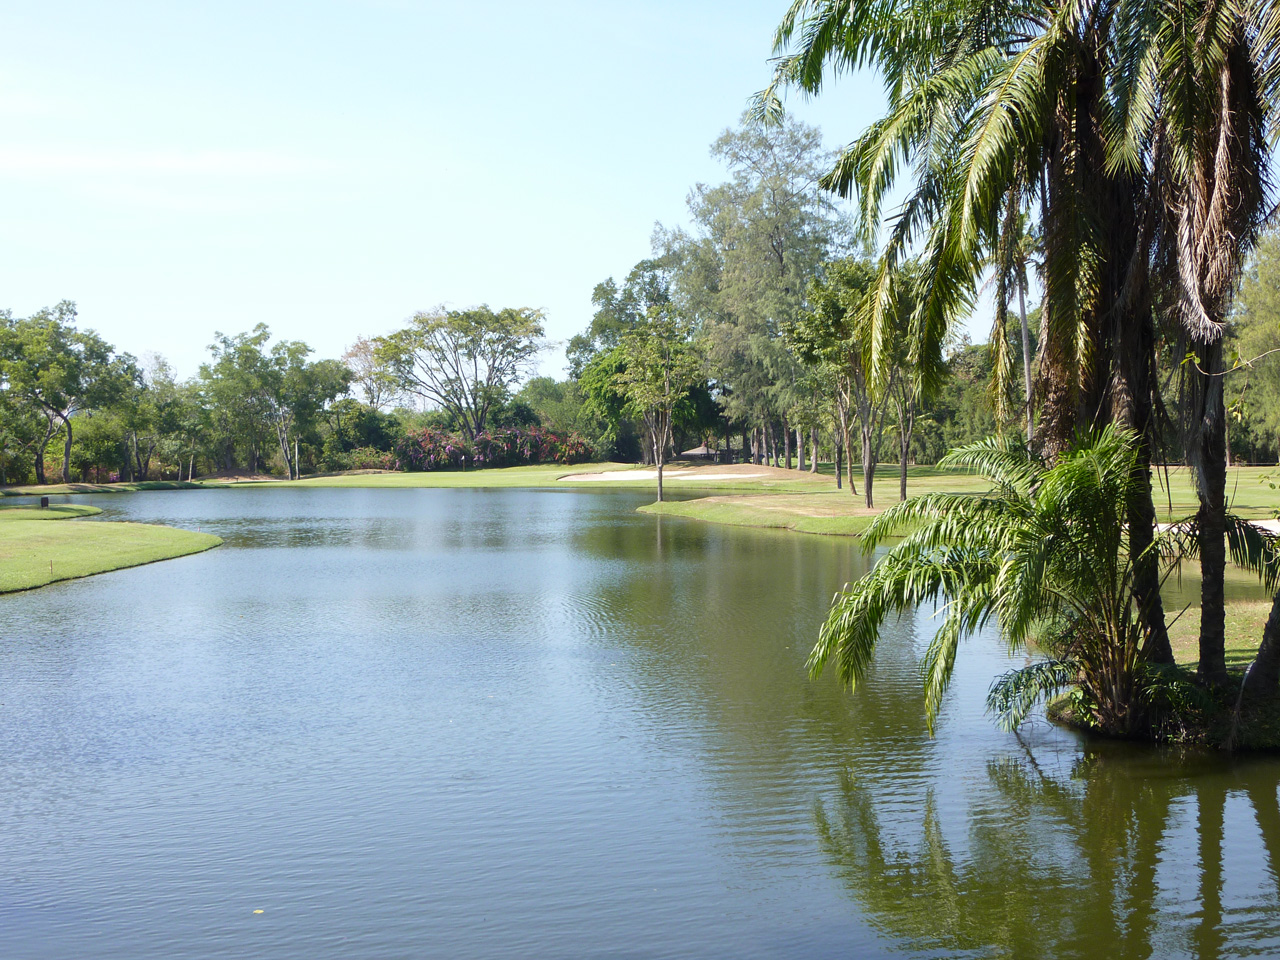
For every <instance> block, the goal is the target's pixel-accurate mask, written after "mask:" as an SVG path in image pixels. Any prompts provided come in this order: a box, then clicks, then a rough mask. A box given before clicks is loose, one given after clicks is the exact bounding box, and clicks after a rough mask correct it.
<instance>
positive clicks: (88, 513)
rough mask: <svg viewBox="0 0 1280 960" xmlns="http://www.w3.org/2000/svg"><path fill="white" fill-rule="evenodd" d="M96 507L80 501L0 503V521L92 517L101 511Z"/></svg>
mask: <svg viewBox="0 0 1280 960" xmlns="http://www.w3.org/2000/svg"><path fill="white" fill-rule="evenodd" d="M101 512H102V511H101V510H99V509H98V508H97V507H90V506H86V505H84V504H80V503H55V504H54V505H53V506H51V507H45V508H41V507H31V506H26V505H23V506H20V507H19V506H15V505H12V504H3V503H0V523H13V522H14V521H23V520H28V521H29V520H74V519H75V518H76V517H93V516H96V515H97V514H99V513H101Z"/></svg>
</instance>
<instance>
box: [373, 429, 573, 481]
mask: <svg viewBox="0 0 1280 960" xmlns="http://www.w3.org/2000/svg"><path fill="white" fill-rule="evenodd" d="M464 458H465V462H464ZM589 459H591V446H590V444H588V443H587V442H586V441H585V440H583V439H582V437H580V436H578V435H577V434H576V433H575V434H571V435H569V436H568V437H562V436H561V435H560V434H556V433H548V432H546V431H543V430H538V429H536V428H535V429H533V430H520V429H512V430H486V431H485V432H483V433H480V434H477V435H476V438H475V440H467V439H466V438H464V437H460V436H458V435H456V434H452V433H443V432H440V431H437V430H429V429H426V430H415V431H411V432H410V433H409V434H408V435H407V436H406V437H405V438H404V439H403V440H401V441H400V442H399V443H397V444H396V448H395V467H396V469H398V470H408V471H421V470H459V469H464V468H465V467H470V466H474V467H514V466H520V465H522V464H531V463H563V464H571V463H582V462H583V461H585V460H589Z"/></svg>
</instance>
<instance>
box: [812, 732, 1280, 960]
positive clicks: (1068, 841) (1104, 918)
mask: <svg viewBox="0 0 1280 960" xmlns="http://www.w3.org/2000/svg"><path fill="white" fill-rule="evenodd" d="M1022 747H1023V753H1022V754H1021V755H1013V756H1008V757H1005V758H1003V759H1001V760H996V761H991V762H990V763H989V764H988V766H987V787H989V790H986V791H983V792H982V793H983V795H982V796H976V797H975V796H966V797H957V796H955V795H952V794H951V793H949V792H948V786H947V785H946V784H944V783H940V782H937V781H926V782H924V783H923V784H921V785H920V786H919V787H918V788H915V789H916V790H918V793H916V794H914V795H910V796H904V794H903V792H902V789H901V784H897V785H896V786H894V789H893V791H892V793H893V796H892V801H889V800H887V799H885V797H884V796H883V794H884V793H885V790H884V787H885V786H886V785H887V784H888V781H887V780H886V775H885V774H883V773H881V772H876V773H872V774H870V775H860V774H859V773H858V772H856V771H854V770H852V769H846V770H845V771H844V772H843V774H842V775H841V777H840V782H839V789H838V790H837V791H836V792H835V794H834V796H832V797H830V798H829V799H827V800H826V801H819V802H818V804H817V806H816V809H815V818H816V824H817V832H818V836H819V838H820V841H821V845H822V848H823V850H824V852H825V854H826V855H827V857H828V858H829V859H830V861H831V863H832V864H833V865H834V866H835V868H836V869H837V871H838V873H839V875H840V877H841V879H842V880H843V881H844V883H845V884H846V885H847V887H848V889H849V891H850V892H851V893H852V894H853V896H854V898H855V899H856V900H857V901H858V903H859V904H860V906H861V907H862V909H863V911H864V914H865V916H866V918H867V919H868V920H869V921H871V922H872V923H873V924H875V925H876V926H877V927H878V928H879V929H880V930H881V931H882V933H884V934H886V935H887V936H889V937H891V938H893V939H897V940H898V941H899V942H900V943H901V945H902V946H903V947H905V948H907V949H908V950H911V951H919V952H939V953H942V954H944V955H947V956H961V955H972V956H983V957H988V956H1001V957H1019V958H1021V957H1040V956H1043V957H1063V956H1107V957H1151V956H1160V957H1177V956H1186V957H1197V958H1201V957H1203V958H1210V957H1234V956H1275V955H1277V953H1280V885H1278V882H1277V878H1278V877H1280V873H1278V872H1277V868H1280V859H1278V858H1280V801H1278V800H1277V783H1278V780H1280V776H1278V771H1280V768H1278V767H1277V765H1276V763H1275V761H1274V760H1272V759H1267V760H1257V761H1251V762H1244V763H1240V762H1237V763H1234V764H1230V763H1228V762H1226V761H1222V760H1220V759H1219V758H1216V757H1204V756H1201V757H1192V758H1186V757H1178V756H1176V755H1169V754H1153V752H1151V751H1144V750H1142V749H1140V748H1134V747H1130V746H1128V745H1124V744H1114V743H1104V744H1098V745H1092V746H1089V747H1086V748H1085V751H1084V753H1083V755H1081V756H1080V757H1079V759H1078V760H1077V761H1076V762H1075V763H1074V764H1072V765H1070V766H1069V767H1068V768H1067V769H1065V770H1062V771H1057V770H1054V769H1052V768H1053V766H1054V765H1053V764H1041V763H1040V762H1038V760H1037V757H1036V750H1035V749H1034V748H1033V747H1032V746H1031V745H1029V744H1028V743H1027V742H1026V741H1023V742H1022ZM908 811H909V812H908Z"/></svg>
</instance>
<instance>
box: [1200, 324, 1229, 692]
mask: <svg viewBox="0 0 1280 960" xmlns="http://www.w3.org/2000/svg"><path fill="white" fill-rule="evenodd" d="M1203 352H1204V353H1205V357H1204V358H1203V360H1202V361H1201V363H1202V369H1201V370H1199V371H1197V372H1196V374H1195V375H1196V376H1197V377H1199V378H1200V381H1201V384H1200V386H1201V396H1202V406H1201V409H1200V423H1199V433H1198V435H1197V437H1196V442H1197V443H1198V444H1199V447H1200V449H1199V451H1198V458H1197V459H1198V464H1197V467H1198V470H1197V473H1198V474H1199V483H1198V484H1197V487H1198V492H1199V495H1200V511H1199V521H1200V524H1199V526H1200V665H1199V667H1197V668H1196V674H1197V676H1199V678H1200V679H1201V680H1202V681H1204V682H1206V683H1211V684H1219V683H1225V682H1226V680H1227V662H1226V605H1225V602H1224V598H1223V578H1224V577H1225V576H1226V570H1227V522H1226V519H1227V518H1226V511H1227V457H1226V440H1227V438H1226V431H1225V429H1224V426H1225V424H1226V416H1225V415H1224V413H1225V411H1224V410H1223V408H1222V377H1221V376H1220V374H1221V371H1222V344H1221V343H1216V344H1212V345H1210V346H1208V347H1207V348H1205V349H1204V350H1203Z"/></svg>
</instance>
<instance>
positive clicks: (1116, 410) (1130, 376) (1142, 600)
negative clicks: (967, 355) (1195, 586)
mask: <svg viewBox="0 0 1280 960" xmlns="http://www.w3.org/2000/svg"><path fill="white" fill-rule="evenodd" d="M1115 323H1116V326H1115V327H1114V330H1113V334H1112V342H1113V351H1114V352H1113V356H1112V367H1113V370H1114V375H1113V377H1114V379H1113V383H1112V387H1111V419H1112V420H1113V421H1114V422H1116V423H1118V424H1119V425H1120V426H1122V427H1125V428H1126V429H1128V430H1131V431H1133V433H1134V435H1135V436H1136V437H1137V442H1138V451H1137V453H1138V457H1137V462H1136V463H1135V464H1134V472H1133V481H1134V482H1133V487H1132V489H1131V491H1130V496H1129V502H1128V503H1127V504H1126V508H1125V513H1126V518H1125V519H1126V523H1127V525H1128V535H1129V556H1130V557H1132V558H1133V593H1134V598H1135V600H1136V601H1137V603H1138V613H1139V616H1140V617H1141V618H1142V623H1143V634H1144V640H1143V646H1142V655H1143V656H1144V657H1145V658H1146V659H1147V660H1148V661H1149V662H1151V663H1164V664H1171V663H1173V662H1174V660H1173V648H1172V647H1171V646H1170V645H1169V629H1168V626H1167V625H1166V623H1165V616H1164V601H1163V599H1162V598H1161V596H1160V558H1159V556H1157V555H1156V554H1155V553H1152V552H1150V547H1151V544H1152V541H1153V540H1154V538H1155V527H1156V511H1155V503H1154V501H1153V500H1152V489H1151V449H1152V444H1153V442H1154V440H1155V436H1154V435H1155V433H1156V422H1155V416H1154V410H1153V406H1152V405H1153V397H1154V393H1155V389H1154V384H1155V382H1156V380H1155V371H1154V368H1153V364H1154V353H1153V348H1152V344H1153V341H1154V338H1155V330H1154V327H1153V320H1152V316H1151V312H1150V310H1149V309H1145V310H1141V311H1139V310H1134V311H1132V312H1131V313H1130V314H1129V315H1128V316H1126V317H1124V318H1121V319H1118V320H1116V321H1115Z"/></svg>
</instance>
